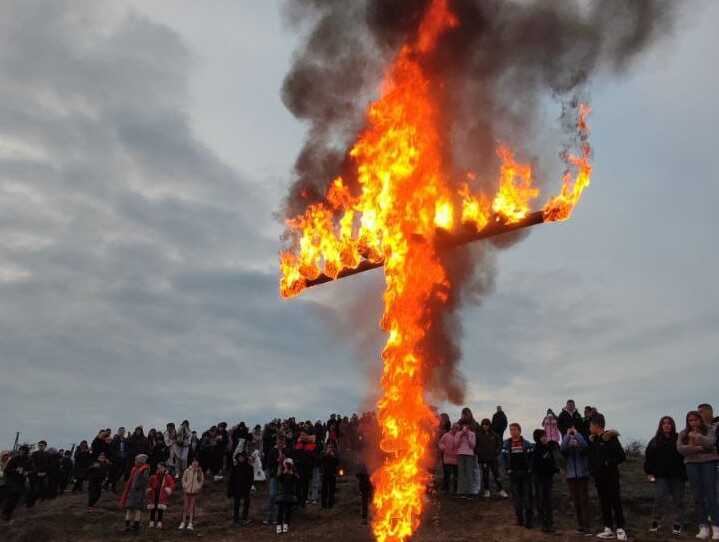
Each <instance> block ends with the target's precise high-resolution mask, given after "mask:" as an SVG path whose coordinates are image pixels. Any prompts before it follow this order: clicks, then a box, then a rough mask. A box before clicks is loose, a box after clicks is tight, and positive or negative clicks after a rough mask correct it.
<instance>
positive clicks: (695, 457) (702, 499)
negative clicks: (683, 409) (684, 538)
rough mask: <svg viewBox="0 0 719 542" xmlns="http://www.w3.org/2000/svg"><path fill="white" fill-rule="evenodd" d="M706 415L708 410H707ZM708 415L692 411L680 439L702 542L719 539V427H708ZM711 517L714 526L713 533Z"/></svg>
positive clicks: (680, 451) (679, 445) (679, 447)
mask: <svg viewBox="0 0 719 542" xmlns="http://www.w3.org/2000/svg"><path fill="white" fill-rule="evenodd" d="M705 412H706V410H705ZM706 419H707V417H706V414H705V416H702V415H701V414H700V413H699V411H697V410H692V411H691V412H689V413H688V414H687V417H686V427H685V429H684V430H683V431H682V432H681V433H680V434H679V437H678V439H677V451H678V452H679V453H680V454H681V455H682V456H683V457H684V464H685V466H686V469H687V476H688V477H689V483H690V485H691V488H692V495H693V496H694V511H695V513H696V519H697V524H698V525H699V534H698V535H697V538H699V539H700V540H708V539H709V538H710V537H711V538H712V540H719V504H717V463H718V462H719V454H717V448H716V442H717V436H716V428H715V427H714V426H707V424H706ZM710 517H711V519H712V521H713V522H714V524H713V525H712V527H711V530H710V527H709V526H710V521H709V518H710Z"/></svg>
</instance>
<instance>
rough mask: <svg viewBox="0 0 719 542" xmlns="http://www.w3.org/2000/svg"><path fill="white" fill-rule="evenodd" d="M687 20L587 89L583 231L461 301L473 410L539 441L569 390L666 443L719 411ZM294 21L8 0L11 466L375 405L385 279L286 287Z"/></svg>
mask: <svg viewBox="0 0 719 542" xmlns="http://www.w3.org/2000/svg"><path fill="white" fill-rule="evenodd" d="M685 5H686V4H685ZM689 5H690V6H691V9H685V10H684V12H683V13H682V16H681V18H680V20H678V21H677V23H676V27H675V31H674V35H673V36H672V37H671V39H668V40H665V41H663V42H660V43H659V44H658V45H656V46H655V47H654V48H653V49H652V50H651V51H650V52H648V53H647V54H645V55H644V56H643V57H642V58H641V59H640V60H639V61H638V62H636V63H635V64H634V65H633V66H632V67H631V69H630V70H629V71H628V72H627V73H626V74H625V75H624V76H623V77H622V78H620V79H616V78H611V79H609V78H602V77H599V78H598V79H596V80H595V81H594V82H593V84H592V87H591V95H592V107H593V115H592V119H591V126H592V143H593V146H594V155H595V159H594V168H595V169H594V176H593V180H592V185H591V187H590V188H589V189H588V191H587V193H586V195H585V197H584V199H583V200H582V202H581V204H580V206H579V207H578V209H577V210H576V212H575V214H574V216H573V218H572V220H571V221H569V222H566V223H562V224H552V225H546V226H543V227H540V228H535V230H534V231H532V233H531V235H529V236H528V237H527V238H526V239H525V240H524V241H523V242H521V243H520V244H518V245H516V246H514V247H513V248H511V249H509V250H505V251H503V252H501V253H498V254H496V256H495V259H494V265H495V267H496V270H497V276H496V284H495V287H494V289H493V291H492V292H491V294H490V295H488V296H486V297H485V299H484V300H483V302H482V303H481V304H480V305H478V306H472V307H467V308H465V309H464V310H463V314H462V321H463V326H464V338H463V340H462V347H463V361H462V371H463V373H464V375H465V377H466V380H467V386H468V393H467V397H466V404H467V405H468V406H470V407H471V408H472V409H473V410H474V412H475V415H476V416H478V417H483V416H486V415H489V414H491V413H492V412H493V411H494V408H495V405H498V404H501V405H503V407H504V409H505V411H506V412H507V413H508V415H509V417H510V419H511V420H517V421H520V422H521V423H523V424H524V425H525V426H530V427H531V426H534V425H536V424H537V423H538V422H539V421H540V420H541V418H542V417H543V414H544V412H545V411H546V409H547V408H553V409H555V410H557V411H558V410H559V409H560V408H561V406H562V405H563V403H564V401H565V400H566V399H567V398H570V397H571V398H574V399H575V400H576V401H577V403H578V404H580V405H581V406H583V405H585V404H591V405H596V406H597V407H599V409H600V410H601V411H602V412H604V413H605V414H606V416H607V419H608V422H609V424H610V425H612V426H614V427H617V428H618V429H619V430H620V431H621V432H622V433H623V434H624V435H625V438H627V439H629V438H632V439H634V438H637V439H643V440H647V439H648V438H649V437H650V436H651V435H652V433H653V432H654V431H655V429H656V425H657V422H658V420H659V418H660V417H661V416H662V415H664V414H670V415H673V416H675V417H677V418H680V419H681V418H683V416H684V415H685V413H686V411H687V410H689V409H691V408H694V407H696V405H697V404H698V403H699V402H705V401H706V402H714V403H719V397H718V396H717V369H716V368H717V363H718V362H719V333H717V330H719V288H718V287H717V281H716V276H717V269H718V268H719V251H718V250H717V247H718V246H719V244H718V243H717V240H716V234H717V231H718V230H719V218H717V214H716V213H715V209H717V208H718V207H719V165H718V162H717V160H716V148H717V144H716V135H715V130H716V128H715V127H716V124H717V121H719V105H717V100H716V96H719V75H718V74H717V72H716V70H714V69H713V64H712V59H713V57H714V53H715V51H716V50H719V36H718V35H717V33H716V31H715V28H716V24H717V22H719V3H717V2H711V1H705V2H701V1H699V0H697V1H694V2H691V3H690V4H689ZM280 7H281V5H280V2H279V1H268V2H255V1H251V0H241V1H236V0H215V1H214V2H212V4H211V8H208V4H207V3H204V2H202V3H199V2H191V1H189V0H181V1H176V0H121V1H120V0H118V1H115V2H109V1H104V0H5V1H3V2H2V3H1V4H0V448H2V447H5V446H6V445H10V444H11V443H12V440H13V438H14V436H15V432H16V431H21V432H22V440H26V441H29V442H35V441H37V440H39V439H41V438H45V439H46V440H48V441H49V442H50V445H51V446H53V445H54V446H57V447H62V446H67V445H69V444H71V443H73V442H78V441H79V440H81V439H89V438H92V437H93V436H94V434H95V433H96V432H97V430H98V429H99V428H100V427H112V428H116V427H117V426H119V425H124V426H128V427H134V426H135V425H139V424H143V425H144V426H145V428H146V429H147V428H149V427H152V426H164V424H165V423H167V422H168V421H175V422H179V421H181V420H182V419H185V418H188V419H189V420H190V421H191V424H192V425H193V427H195V428H197V429H200V430H203V429H205V428H206V427H208V426H209V425H210V424H212V423H216V422H218V421H221V420H226V421H228V422H230V423H231V424H232V423H236V422H238V421H240V420H245V421H248V422H251V423H259V422H263V421H265V420H267V419H269V418H271V417H274V416H290V415H294V416H297V417H299V418H308V419H318V418H323V419H324V418H325V417H326V415H327V414H328V413H329V412H330V411H337V412H342V413H348V414H350V413H352V412H355V411H357V412H359V411H362V410H364V409H367V408H369V406H368V405H370V404H371V402H372V397H373V396H374V394H376V393H377V386H378V384H377V382H378V378H377V373H378V370H379V369H378V368H379V361H378V354H379V351H380V348H381V344H382V342H383V337H382V334H381V332H380V331H379V329H378V326H377V321H378V320H379V316H380V313H381V292H382V276H381V272H374V273H368V274H366V276H363V277H357V278H355V279H351V280H348V281H346V282H344V283H342V284H341V285H340V284H330V285H327V286H325V287H324V288H319V289H317V290H316V291H313V292H307V293H306V294H304V295H302V296H301V297H299V298H296V299H293V300H291V301H283V300H281V299H280V298H279V295H278V289H277V281H278V269H277V253H278V251H279V250H280V248H281V246H282V245H281V242H280V233H281V231H282V225H281V224H280V223H279V221H278V219H277V212H278V210H279V208H280V205H281V200H282V197H283V196H284V194H285V193H286V190H287V187H288V186H289V184H290V182H291V180H292V172H291V169H292V164H293V161H294V159H295V157H296V155H297V153H298V152H299V149H300V148H301V145H302V140H303V136H304V131H305V126H303V125H302V124H301V123H300V122H298V121H297V120H295V119H294V118H293V117H292V115H291V114H290V113H289V112H288V111H287V110H286V109H285V108H284V106H283V104H282V102H281V99H280V87H281V85H282V80H283V77H284V75H285V74H286V72H287V70H288V68H289V66H290V63H291V61H292V54H293V51H294V50H295V48H296V47H297V45H298V43H299V38H298V36H297V35H295V34H294V33H293V31H292V30H291V29H290V26H289V25H288V22H287V21H286V20H284V19H283V17H282V14H281V9H280ZM360 297H361V298H362V299H363V300H364V302H363V303H362V305H361V307H360V308H358V307H356V306H354V304H353V300H356V299H358V298H360ZM350 313H352V314H351V315H350ZM717 406H719V405H717ZM440 407H441V408H442V409H444V410H447V411H448V412H449V413H450V414H451V415H452V416H453V417H454V416H456V415H457V413H458V411H459V407H458V406H455V405H440Z"/></svg>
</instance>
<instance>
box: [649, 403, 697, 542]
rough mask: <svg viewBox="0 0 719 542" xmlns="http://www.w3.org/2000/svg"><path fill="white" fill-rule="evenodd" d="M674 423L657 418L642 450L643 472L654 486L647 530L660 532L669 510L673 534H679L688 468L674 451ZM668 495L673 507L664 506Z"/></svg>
mask: <svg viewBox="0 0 719 542" xmlns="http://www.w3.org/2000/svg"><path fill="white" fill-rule="evenodd" d="M678 438H679V435H678V434H677V429H676V423H674V419H673V418H672V417H671V416H664V417H662V419H661V420H659V427H658V428H657V432H656V434H655V435H654V438H653V439H652V440H651V441H649V444H648V445H647V450H646V453H645V461H644V472H646V474H647V476H648V477H649V481H650V482H653V483H654V484H655V487H654V515H653V520H652V526H651V527H650V529H649V531H650V532H652V533H657V532H659V529H660V528H661V524H662V519H663V518H664V516H665V515H666V514H667V513H668V512H669V513H671V516H672V517H673V522H672V534H673V535H674V536H680V535H681V534H682V525H684V492H685V486H686V480H687V471H686V468H685V467H684V458H683V457H682V456H681V455H680V454H679V452H678V451H677V439H678ZM669 498H671V502H672V506H671V508H668V507H667V501H668V500H669Z"/></svg>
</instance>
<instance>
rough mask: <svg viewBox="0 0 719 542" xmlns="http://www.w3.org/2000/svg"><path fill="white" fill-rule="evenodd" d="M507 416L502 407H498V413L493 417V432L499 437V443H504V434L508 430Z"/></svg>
mask: <svg viewBox="0 0 719 542" xmlns="http://www.w3.org/2000/svg"><path fill="white" fill-rule="evenodd" d="M507 425H508V421H507V415H506V414H505V413H504V411H503V410H502V407H501V406H497V412H495V413H494V416H492V431H494V432H495V433H496V434H497V435H499V441H500V442H504V432H505V431H506V430H507Z"/></svg>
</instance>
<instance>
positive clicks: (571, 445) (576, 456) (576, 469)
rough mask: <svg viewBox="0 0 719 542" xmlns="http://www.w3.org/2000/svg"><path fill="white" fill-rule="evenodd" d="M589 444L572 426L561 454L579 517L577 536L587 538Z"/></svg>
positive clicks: (570, 492) (568, 485)
mask: <svg viewBox="0 0 719 542" xmlns="http://www.w3.org/2000/svg"><path fill="white" fill-rule="evenodd" d="M588 446H589V443H588V442H587V439H586V438H585V437H584V435H583V434H582V433H580V432H579V431H577V428H576V427H574V426H572V427H570V428H569V429H568V430H567V434H566V435H564V438H563V439H562V446H561V452H562V455H564V458H565V474H566V479H567V487H568V488H569V494H570V496H571V498H572V503H573V504H574V511H575V513H576V516H577V534H579V535H580V536H586V535H588V534H590V530H589V461H588V459H587V455H586V452H587V448H588Z"/></svg>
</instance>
